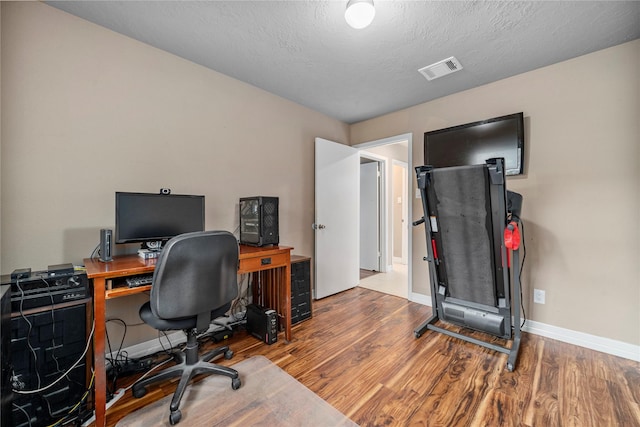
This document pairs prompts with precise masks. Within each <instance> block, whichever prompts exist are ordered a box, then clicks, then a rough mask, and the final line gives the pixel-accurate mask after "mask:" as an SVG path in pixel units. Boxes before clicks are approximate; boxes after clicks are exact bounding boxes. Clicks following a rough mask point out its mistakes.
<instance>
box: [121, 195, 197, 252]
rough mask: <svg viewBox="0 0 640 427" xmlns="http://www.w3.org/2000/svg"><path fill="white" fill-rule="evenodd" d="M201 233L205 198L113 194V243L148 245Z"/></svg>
mask: <svg viewBox="0 0 640 427" xmlns="http://www.w3.org/2000/svg"><path fill="white" fill-rule="evenodd" d="M203 230H204V196H192V195H186V194H153V193H126V192H116V239H115V240H116V243H135V242H140V243H143V246H148V245H147V244H148V243H151V242H163V241H166V240H168V239H170V238H172V237H174V236H177V235H179V234H183V233H189V232H192V231H203ZM152 247H153V246H152Z"/></svg>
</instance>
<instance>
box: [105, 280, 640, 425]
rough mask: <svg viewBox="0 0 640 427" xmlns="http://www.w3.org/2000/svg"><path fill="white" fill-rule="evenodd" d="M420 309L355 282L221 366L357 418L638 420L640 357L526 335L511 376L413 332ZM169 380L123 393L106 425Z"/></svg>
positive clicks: (455, 344)
mask: <svg viewBox="0 0 640 427" xmlns="http://www.w3.org/2000/svg"><path fill="white" fill-rule="evenodd" d="M429 314H430V308H429V307H425V306H422V305H419V304H415V303H411V302H408V301H407V300H405V299H402V298H398V297H394V296H390V295H386V294H382V293H379V292H375V291H371V290H367V289H364V288H359V287H357V288H355V289H352V290H349V291H346V292H343V293H341V294H338V295H334V296H331V297H328V298H325V299H323V300H320V301H315V302H314V306H313V317H312V318H311V319H309V320H306V321H304V322H302V323H300V324H298V325H295V326H294V328H293V340H292V342H290V343H284V342H283V341H282V340H283V337H282V335H280V337H279V339H280V341H278V342H277V343H275V344H273V345H271V346H267V345H265V344H262V343H261V342H259V341H258V340H256V339H255V338H253V337H251V336H248V335H247V334H246V333H244V332H240V333H237V334H236V335H235V336H234V337H233V338H232V339H231V340H230V342H229V345H230V346H231V348H232V349H233V351H234V352H235V356H234V358H233V359H232V360H230V361H224V360H222V361H219V363H221V364H224V365H232V364H234V363H237V362H239V361H241V360H243V359H246V358H249V357H251V356H254V355H258V354H260V355H264V356H266V357H267V358H269V359H270V360H272V361H273V362H274V363H276V364H278V365H279V366H280V367H281V368H282V369H284V370H285V371H287V372H288V373H289V374H290V375H292V376H293V377H295V378H296V379H297V380H298V381H300V382H301V383H302V384H304V385H306V386H307V387H308V388H309V389H311V390H312V391H313V392H315V393H316V394H317V395H319V396H320V397H322V398H323V399H325V400H326V401H327V402H329V403H330V404H331V405H333V406H334V407H335V408H337V409H338V410H339V411H341V412H342V413H344V414H345V415H347V416H348V417H349V418H351V419H352V420H353V421H354V422H356V423H358V424H359V425H360V426H406V425H425V426H598V427H600V426H640V363H637V362H634V361H631V360H627V359H622V358H619V357H615V356H611V355H608V354H605V353H600V352H596V351H592V350H588V349H584V348H581V347H576V346H573V345H570V344H565V343H562V342H558V341H554V340H551V339H547V338H544V337H540V336H537V335H532V334H527V333H523V338H522V344H521V347H520V355H519V358H518V363H517V366H516V369H515V372H508V371H507V369H506V359H507V356H506V355H505V354H502V353H497V352H494V351H492V350H489V349H485V348H483V347H480V346H477V345H474V344H471V343H466V342H463V341H461V340H457V339H455V338H451V337H448V336H446V335H443V334H439V333H437V332H433V331H427V332H425V333H424V335H423V336H421V337H420V338H417V339H416V338H415V337H414V335H413V329H414V328H415V327H416V326H418V325H419V324H420V323H421V322H422V321H423V320H425V319H426V318H427V317H428V316H429ZM496 342H500V343H501V344H502V345H504V344H505V343H504V342H501V341H500V340H499V339H497V338H496ZM209 345H210V346H214V344H207V345H206V347H208V346H209ZM126 385H127V383H126V382H121V383H119V387H122V386H126ZM173 387H175V385H174V384H167V385H166V386H165V387H162V388H155V389H154V388H153V387H152V388H150V389H149V393H148V394H147V396H145V397H144V398H142V399H135V398H133V397H132V396H131V392H130V391H128V392H127V393H126V394H125V396H124V397H123V398H122V399H121V400H120V401H119V402H117V404H116V405H114V407H113V408H112V409H111V410H110V411H109V412H108V419H107V421H108V425H115V423H116V422H117V420H118V419H120V418H122V417H123V416H125V415H126V414H127V413H129V412H131V411H133V410H135V409H136V408H137V407H140V406H142V405H144V404H147V403H148V402H150V401H152V400H155V399H159V398H160V397H162V396H163V395H164V394H171V393H172V392H173ZM229 392H230V393H232V391H231V389H230V390H229ZM167 414H168V409H167Z"/></svg>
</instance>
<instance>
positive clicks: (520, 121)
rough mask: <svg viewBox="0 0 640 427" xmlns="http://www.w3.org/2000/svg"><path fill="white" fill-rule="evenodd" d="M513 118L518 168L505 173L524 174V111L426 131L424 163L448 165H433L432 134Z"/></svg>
mask: <svg viewBox="0 0 640 427" xmlns="http://www.w3.org/2000/svg"><path fill="white" fill-rule="evenodd" d="M511 120H515V123H516V135H514V136H515V140H516V146H515V147H514V148H515V150H516V157H517V166H516V168H509V169H506V170H505V174H506V175H508V176H516V175H523V174H524V147H525V144H524V113H523V112H519V113H513V114H507V115H504V116H499V117H493V118H490V119H486V120H479V121H476V122H471V123H465V124H462V125H457V126H451V127H447V128H443V129H437V130H433V131H429V132H425V133H424V164H425V165H432V166H434V167H446V166H437V165H433V164H432V163H430V159H429V149H428V144H429V141H428V140H429V137H432V136H435V135H441V134H444V133H449V134H454V133H456V132H459V131H462V130H465V129H469V128H473V127H477V126H480V125H485V124H488V123H494V122H506V121H511ZM480 142H482V141H480ZM505 165H506V158H505ZM450 166H462V165H450Z"/></svg>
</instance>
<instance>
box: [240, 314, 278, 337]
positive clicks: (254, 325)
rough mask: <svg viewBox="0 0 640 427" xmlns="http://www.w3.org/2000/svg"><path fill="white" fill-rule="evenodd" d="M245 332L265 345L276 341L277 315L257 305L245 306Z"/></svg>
mask: <svg viewBox="0 0 640 427" xmlns="http://www.w3.org/2000/svg"><path fill="white" fill-rule="evenodd" d="M247 332H249V333H250V334H251V335H253V336H254V337H256V338H258V339H259V340H260V341H262V342H264V343H266V344H273V343H274V342H276V341H278V314H277V313H276V311H275V310H272V309H270V308H266V307H262V306H260V305H257V304H249V305H247Z"/></svg>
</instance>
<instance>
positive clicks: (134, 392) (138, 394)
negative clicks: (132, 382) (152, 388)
mask: <svg viewBox="0 0 640 427" xmlns="http://www.w3.org/2000/svg"><path fill="white" fill-rule="evenodd" d="M131 394H132V395H133V397H135V398H137V399H139V398H141V397H142V396H144V395H145V394H147V389H146V387H141V388H136V387H134V388H133V389H132V390H131Z"/></svg>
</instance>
